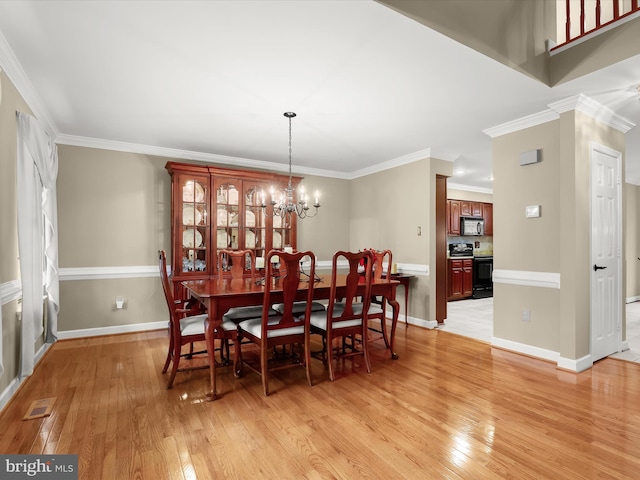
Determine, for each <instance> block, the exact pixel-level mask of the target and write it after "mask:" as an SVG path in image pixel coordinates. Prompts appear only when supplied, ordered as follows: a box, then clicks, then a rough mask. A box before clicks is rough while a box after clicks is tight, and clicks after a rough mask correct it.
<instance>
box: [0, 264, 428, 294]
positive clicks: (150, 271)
mask: <svg viewBox="0 0 640 480" xmlns="http://www.w3.org/2000/svg"><path fill="white" fill-rule="evenodd" d="M344 263H345V264H344V265H343V264H342V263H338V267H340V268H346V267H347V264H346V262H344ZM307 267H308V263H307V262H303V268H307ZM167 270H168V271H169V274H171V268H170V267H167ZM318 270H329V271H330V270H331V260H323V261H318V262H317V263H316V271H318ZM398 272H400V273H409V274H412V275H424V276H429V265H423V264H412V263H398ZM59 276H60V281H68V280H102V279H118V278H144V277H159V276H160V272H158V266H157V265H137V266H120V267H72V268H61V269H60V271H59ZM10 283H11V282H10ZM19 285H20V282H18V286H19ZM0 294H2V290H0ZM2 298H4V296H3V297H2Z"/></svg>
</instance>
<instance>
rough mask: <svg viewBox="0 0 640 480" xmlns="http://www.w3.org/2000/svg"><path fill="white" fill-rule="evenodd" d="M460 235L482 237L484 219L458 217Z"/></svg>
mask: <svg viewBox="0 0 640 480" xmlns="http://www.w3.org/2000/svg"><path fill="white" fill-rule="evenodd" d="M460 230H461V231H460V235H484V219H482V218H476V217H460Z"/></svg>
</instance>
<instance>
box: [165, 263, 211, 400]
mask: <svg viewBox="0 0 640 480" xmlns="http://www.w3.org/2000/svg"><path fill="white" fill-rule="evenodd" d="M158 263H159V268H160V280H161V281H162V290H163V291H164V296H165V299H166V300H167V306H168V307H169V351H168V352H167V359H166V361H165V363H164V367H163V368H162V373H167V370H168V369H169V365H171V363H172V362H173V366H172V368H171V373H170V375H169V379H168V380H167V389H169V388H171V387H172V386H173V381H174V379H175V377H176V373H177V372H184V371H189V370H197V369H202V368H209V365H208V364H205V365H202V364H200V365H198V366H194V367H187V368H179V365H180V359H181V358H182V357H186V358H189V359H191V358H193V356H194V355H200V354H206V353H207V351H206V349H205V350H202V351H198V352H194V351H193V350H194V346H193V345H194V343H196V342H204V341H205V337H204V321H205V320H206V318H207V314H206V313H204V314H202V313H200V309H199V304H194V305H193V306H191V305H189V303H188V302H185V301H183V300H175V299H174V296H173V288H172V285H171V282H170V281H169V275H168V274H167V257H166V254H165V252H164V250H159V251H158ZM184 345H189V352H188V353H185V354H183V353H182V347H183V346H184Z"/></svg>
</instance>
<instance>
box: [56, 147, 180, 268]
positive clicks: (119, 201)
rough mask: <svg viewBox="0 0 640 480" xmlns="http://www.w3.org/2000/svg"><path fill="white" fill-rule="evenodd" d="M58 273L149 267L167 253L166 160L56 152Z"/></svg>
mask: <svg viewBox="0 0 640 480" xmlns="http://www.w3.org/2000/svg"><path fill="white" fill-rule="evenodd" d="M58 157H59V170H58V211H59V213H58V226H59V229H60V233H59V242H60V245H59V251H60V255H59V263H60V266H61V267H66V268H69V267H112V266H125V265H126V266H131V265H154V264H155V263H156V262H157V259H156V252H157V251H158V249H161V248H163V249H167V250H168V249H169V248H170V229H171V223H170V216H171V199H170V197H171V182H170V178H169V174H168V173H167V171H166V170H165V168H164V165H165V163H166V162H167V159H166V158H162V157H153V156H148V155H141V154H136V153H124V152H114V151H110V150H99V149H93V148H83V147H70V146H66V145H60V146H59V147H58Z"/></svg>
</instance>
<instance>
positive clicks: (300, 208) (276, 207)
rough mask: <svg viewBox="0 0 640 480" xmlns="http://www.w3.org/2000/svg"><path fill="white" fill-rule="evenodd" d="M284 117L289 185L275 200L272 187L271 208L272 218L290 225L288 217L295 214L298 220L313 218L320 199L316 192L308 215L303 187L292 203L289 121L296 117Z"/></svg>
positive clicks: (288, 114)
mask: <svg viewBox="0 0 640 480" xmlns="http://www.w3.org/2000/svg"><path fill="white" fill-rule="evenodd" d="M284 116H285V117H287V118H288V119H289V184H288V185H287V188H286V189H285V190H284V191H283V192H280V195H279V197H280V198H276V192H275V189H274V188H273V187H271V202H270V204H271V206H272V207H273V216H274V217H276V216H279V217H282V219H283V220H284V221H285V222H284V223H290V222H289V221H288V220H289V217H290V216H291V215H293V214H296V215H297V216H298V217H300V218H306V217H315V216H316V215H317V213H318V208H320V197H319V194H318V192H317V191H316V194H315V199H314V202H313V207H314V208H315V210H314V211H313V213H312V214H310V213H309V210H310V208H311V207H309V202H308V200H307V194H306V193H305V191H304V187H300V198H299V200H298V201H297V202H294V201H293V186H292V185H291V178H292V176H291V119H292V118H293V117H295V116H296V114H295V113H293V112H285V113H284ZM262 206H263V207H266V206H267V204H266V199H265V196H264V192H263V194H262Z"/></svg>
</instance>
